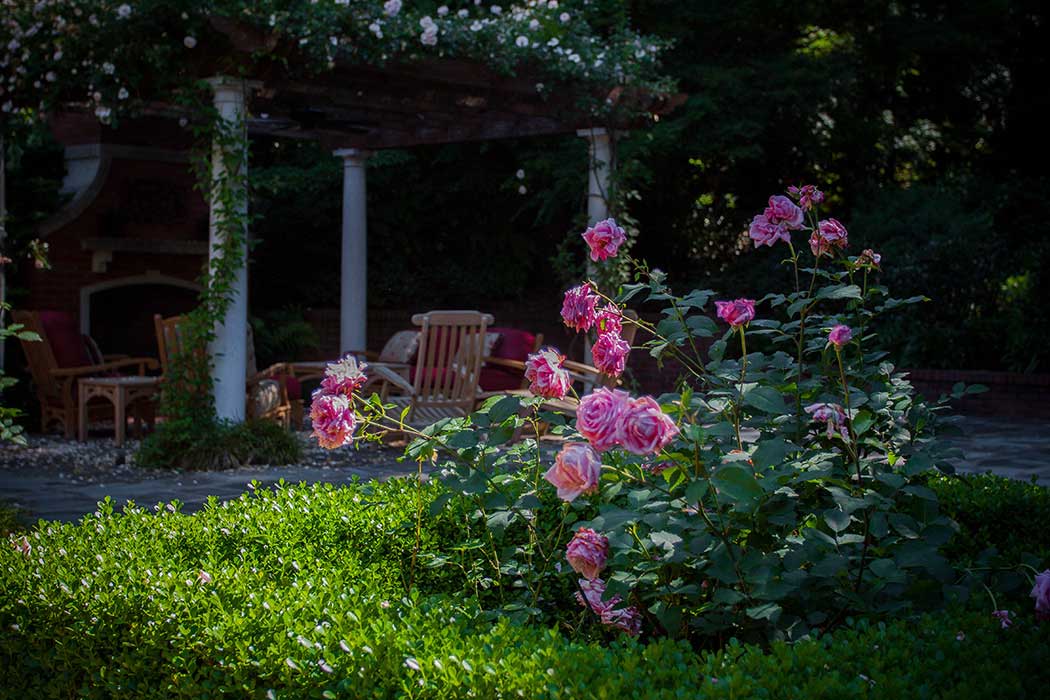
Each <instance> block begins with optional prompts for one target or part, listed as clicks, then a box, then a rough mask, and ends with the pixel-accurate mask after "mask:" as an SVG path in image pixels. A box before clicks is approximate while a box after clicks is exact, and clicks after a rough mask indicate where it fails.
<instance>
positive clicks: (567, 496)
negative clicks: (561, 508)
mask: <svg viewBox="0 0 1050 700" xmlns="http://www.w3.org/2000/svg"><path fill="white" fill-rule="evenodd" d="M601 474H602V459H601V457H599V456H598V453H597V452H595V451H594V449H593V448H591V446H590V445H586V444H584V443H582V442H570V443H567V444H566V445H565V447H563V448H562V449H561V452H559V453H558V456H557V457H555V458H554V465H553V466H552V467H551V468H550V469H548V470H547V473H546V474H544V475H543V478H544V479H546V480H547V481H549V482H550V483H551V484H553V485H554V487H555V488H556V489H557V490H558V498H560V499H562V500H563V501H568V502H570V503H571V502H572V501H574V500H576V498H577V497H578V496H580V495H581V494H585V493H593V492H594V491H596V490H597V489H598V480H599V479H600V478H601Z"/></svg>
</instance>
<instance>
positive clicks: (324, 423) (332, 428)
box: [310, 393, 357, 450]
mask: <svg viewBox="0 0 1050 700" xmlns="http://www.w3.org/2000/svg"><path fill="white" fill-rule="evenodd" d="M310 424H311V425H312V426H313V436H314V437H315V438H317V444H319V445H320V446H321V447H323V448H325V449H326V450H334V449H336V448H337V447H342V446H343V445H349V444H350V443H351V442H352V441H353V437H354V430H356V429H357V417H356V416H355V415H354V408H353V404H352V403H351V399H350V398H349V397H348V396H345V395H343V394H324V393H318V394H315V395H314V399H313V403H311V404H310Z"/></svg>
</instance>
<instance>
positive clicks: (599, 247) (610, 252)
mask: <svg viewBox="0 0 1050 700" xmlns="http://www.w3.org/2000/svg"><path fill="white" fill-rule="evenodd" d="M583 240H584V241H586V242H587V247H588V248H590V249H591V260H594V261H595V262H597V261H599V260H607V259H609V258H611V257H614V256H615V255H616V251H617V250H619V248H620V246H621V245H623V243H624V241H626V240H627V236H626V235H624V232H623V229H622V228H620V227H619V226H617V225H616V220H615V219H606V220H605V221H599V222H598V223H596V224H595V225H594V226H592V227H591V228H589V229H587V230H586V231H584V233H583Z"/></svg>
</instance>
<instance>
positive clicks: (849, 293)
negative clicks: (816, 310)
mask: <svg viewBox="0 0 1050 700" xmlns="http://www.w3.org/2000/svg"><path fill="white" fill-rule="evenodd" d="M813 298H814V299H860V287H858V286H857V285H855V284H832V285H829V286H827V287H822V288H821V289H820V291H819V292H817V295H816V296H815V297H813Z"/></svg>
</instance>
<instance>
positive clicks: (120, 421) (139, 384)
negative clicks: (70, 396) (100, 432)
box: [77, 377, 160, 447]
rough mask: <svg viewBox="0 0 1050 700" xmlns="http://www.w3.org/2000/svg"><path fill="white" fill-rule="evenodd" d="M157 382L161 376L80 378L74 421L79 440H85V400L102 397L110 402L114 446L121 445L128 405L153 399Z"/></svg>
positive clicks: (158, 382)
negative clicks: (76, 424) (77, 407)
mask: <svg viewBox="0 0 1050 700" xmlns="http://www.w3.org/2000/svg"><path fill="white" fill-rule="evenodd" d="M159 385H160V377H85V378H83V379H81V380H79V382H78V389H77V402H78V404H79V409H80V413H79V416H78V421H77V422H78V424H79V425H78V438H79V439H80V441H81V442H83V441H84V440H86V439H87V427H88V426H87V423H88V421H87V418H88V416H87V405H88V401H90V400H91V399H93V398H96V397H101V398H104V399H107V400H108V401H109V402H110V403H112V404H113V422H114V424H115V428H116V441H117V447H122V446H123V445H124V435H125V432H126V431H127V422H128V418H127V411H128V407H129V406H131V405H133V404H135V403H136V402H141V401H145V400H149V399H152V398H153V397H154V396H156V394H157V391H158V387H159ZM136 413H137V412H136ZM137 418H138V416H137V415H136V419H137ZM136 422H138V421H136Z"/></svg>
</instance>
